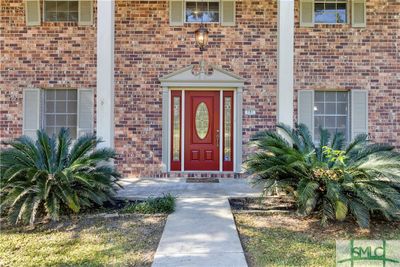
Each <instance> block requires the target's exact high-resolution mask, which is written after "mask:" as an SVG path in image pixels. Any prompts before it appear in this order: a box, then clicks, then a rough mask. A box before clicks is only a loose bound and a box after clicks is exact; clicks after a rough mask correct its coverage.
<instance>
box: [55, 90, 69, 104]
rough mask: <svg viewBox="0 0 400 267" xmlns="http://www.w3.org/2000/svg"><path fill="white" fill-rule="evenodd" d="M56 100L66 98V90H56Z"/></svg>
mask: <svg viewBox="0 0 400 267" xmlns="http://www.w3.org/2000/svg"><path fill="white" fill-rule="evenodd" d="M56 100H64V101H65V100H67V90H56Z"/></svg>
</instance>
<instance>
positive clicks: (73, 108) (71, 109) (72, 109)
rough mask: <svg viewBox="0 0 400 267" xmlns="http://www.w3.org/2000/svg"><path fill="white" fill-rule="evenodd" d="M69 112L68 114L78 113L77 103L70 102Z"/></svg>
mask: <svg viewBox="0 0 400 267" xmlns="http://www.w3.org/2000/svg"><path fill="white" fill-rule="evenodd" d="M67 112H68V113H77V103H76V102H75V101H69V102H68V103H67Z"/></svg>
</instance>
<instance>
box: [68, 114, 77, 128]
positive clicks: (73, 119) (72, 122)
mask: <svg viewBox="0 0 400 267" xmlns="http://www.w3.org/2000/svg"><path fill="white" fill-rule="evenodd" d="M67 125H68V126H76V115H68V119H67Z"/></svg>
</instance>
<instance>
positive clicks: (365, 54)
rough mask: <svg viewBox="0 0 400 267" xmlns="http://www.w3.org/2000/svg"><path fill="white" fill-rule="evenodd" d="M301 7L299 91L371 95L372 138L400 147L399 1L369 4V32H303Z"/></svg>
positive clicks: (345, 28)
mask: <svg viewBox="0 0 400 267" xmlns="http://www.w3.org/2000/svg"><path fill="white" fill-rule="evenodd" d="M298 4H299V2H298V1H297V2H296V12H295V14H296V15H297V18H296V30H295V72H294V73H295V90H296V91H297V90H298V89H315V90H325V89H345V90H351V89H364V90H365V89H366V90H368V91H369V133H370V135H371V138H372V139H373V140H375V141H377V142H389V143H392V144H394V145H396V146H397V147H400V2H399V1H396V0H368V1H367V27H366V28H352V27H351V25H349V24H346V25H315V27H313V28H299V24H298V15H299V12H298V6H299V5H298ZM296 96H297V95H296Z"/></svg>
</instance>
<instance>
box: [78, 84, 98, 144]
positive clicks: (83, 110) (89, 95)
mask: <svg viewBox="0 0 400 267" xmlns="http://www.w3.org/2000/svg"><path fill="white" fill-rule="evenodd" d="M93 119H94V99H93V90H92V89H79V90H78V125H77V128H78V129H77V132H78V133H77V137H79V136H82V135H85V134H88V133H93Z"/></svg>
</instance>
